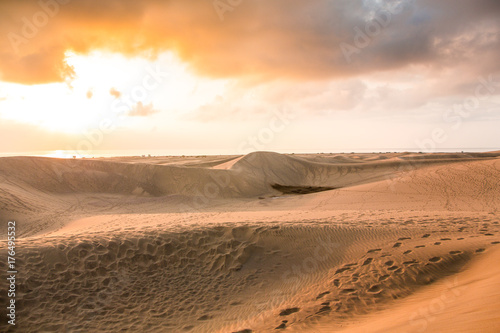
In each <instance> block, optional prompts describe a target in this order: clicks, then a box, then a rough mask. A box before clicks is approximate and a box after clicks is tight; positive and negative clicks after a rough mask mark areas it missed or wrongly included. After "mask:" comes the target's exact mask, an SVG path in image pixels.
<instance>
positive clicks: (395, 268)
mask: <svg viewBox="0 0 500 333" xmlns="http://www.w3.org/2000/svg"><path fill="white" fill-rule="evenodd" d="M398 268H399V267H398V266H391V267H389V268H387V270H388V271H395V270H397V269H398Z"/></svg>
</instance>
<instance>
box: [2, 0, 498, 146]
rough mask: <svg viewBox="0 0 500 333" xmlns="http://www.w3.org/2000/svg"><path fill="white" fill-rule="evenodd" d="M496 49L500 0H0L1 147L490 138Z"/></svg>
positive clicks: (491, 141)
mask: <svg viewBox="0 0 500 333" xmlns="http://www.w3.org/2000/svg"><path fill="white" fill-rule="evenodd" d="M499 55H500V1H498V0H440V1H436V0H406V1H405V0H386V1H382V0H336V1H335V0H309V1H300V0H274V1H269V0H252V1H249V0H193V1H181V0H173V1H167V0H162V1H160V0H144V1H135V0H120V1H119V0H108V1H97V0H38V1H31V0H29V1H17V0H2V1H1V2H0V133H1V138H2V140H1V141H0V153H3V154H6V153H17V152H33V151H48V150H51V151H52V150H66V151H72V152H74V153H75V154H77V155H79V156H91V155H92V154H95V153H96V152H98V151H103V150H134V151H140V150H144V151H146V150H148V151H155V150H169V151H178V152H183V151H184V152H186V154H187V153H189V152H196V153H200V154H202V153H227V154H246V153H249V152H251V151H258V150H271V151H278V152H338V151H346V152H347V151H368V150H374V151H380V150H387V151H397V150H400V151H401V150H418V151H426V152H433V151H440V149H441V150H445V149H456V150H458V151H460V150H467V149H468V148H469V149H472V148H477V149H483V148H484V150H490V149H497V150H498V149H500V135H499V134H498V129H499V128H500V65H499V64H500V62H499ZM71 154H73V153H71Z"/></svg>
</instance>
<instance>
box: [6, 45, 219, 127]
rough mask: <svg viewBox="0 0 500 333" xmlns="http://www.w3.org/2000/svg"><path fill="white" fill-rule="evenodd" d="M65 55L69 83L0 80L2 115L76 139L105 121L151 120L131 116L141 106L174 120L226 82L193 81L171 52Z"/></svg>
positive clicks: (135, 122) (70, 53) (211, 96)
mask: <svg viewBox="0 0 500 333" xmlns="http://www.w3.org/2000/svg"><path fill="white" fill-rule="evenodd" d="M65 56H66V62H67V64H68V65H69V66H71V67H73V69H74V76H73V77H72V78H71V80H69V81H68V82H59V83H50V84H38V85H21V84H14V83H7V82H1V81H0V92H1V93H2V95H0V116H1V117H2V118H5V119H10V120H14V121H18V122H21V123H28V124H32V125H35V126H41V127H43V128H45V129H48V130H51V131H57V132H62V133H69V134H78V133H81V132H84V131H86V130H88V129H92V128H95V127H96V126H98V124H99V122H100V121H101V120H102V119H104V118H107V119H109V118H111V119H112V120H113V121H117V120H120V121H121V123H120V124H121V125H124V126H128V125H130V124H132V125H134V126H139V125H140V123H141V121H139V120H140V118H144V117H134V118H135V119H132V120H135V121H134V122H132V121H131V120H130V119H124V118H127V117H126V116H127V115H132V116H144V115H149V114H147V113H144V114H142V113H141V111H140V110H136V113H135V114H134V113H133V112H132V110H134V108H136V107H137V105H138V103H139V102H140V103H141V104H140V105H141V106H149V105H151V106H150V107H149V109H147V108H144V109H143V110H142V111H143V112H144V110H146V111H147V110H150V112H151V114H153V113H157V112H158V110H162V111H168V114H170V116H172V114H174V113H179V112H185V111H189V110H192V109H195V108H198V107H200V106H201V105H204V104H205V103H208V102H210V101H212V100H214V99H215V98H216V96H217V95H218V94H220V93H222V90H223V89H224V87H225V81H222V80H219V81H217V80H210V79H202V78H199V77H197V76H195V75H194V74H192V73H191V72H190V71H189V69H188V68H187V65H185V64H184V63H182V62H181V61H180V60H179V59H178V58H177V57H176V56H175V55H173V54H172V53H170V52H169V53H164V54H161V55H160V56H159V57H158V58H157V59H155V60H154V61H152V60H150V59H145V58H140V57H136V58H128V57H126V56H124V55H121V54H116V53H104V52H100V51H94V52H91V53H90V54H76V53H74V52H71V51H67V52H66V54H65ZM158 73H160V74H158ZM155 80H156V81H155ZM144 87H146V88H148V89H146V88H144ZM152 88H154V89H152ZM134 94H135V95H134ZM119 98H121V99H123V100H124V102H123V103H122V104H123V105H126V107H127V110H126V111H125V112H121V113H119V112H116V111H117V110H116V107H115V106H116V105H117V104H118V103H117V101H116V100H117V99H119ZM174 111H175V112H174ZM128 112H130V114H129V113H128Z"/></svg>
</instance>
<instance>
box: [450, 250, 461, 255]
mask: <svg viewBox="0 0 500 333" xmlns="http://www.w3.org/2000/svg"><path fill="white" fill-rule="evenodd" d="M462 253H463V252H462V251H450V254H452V255H457V254H462Z"/></svg>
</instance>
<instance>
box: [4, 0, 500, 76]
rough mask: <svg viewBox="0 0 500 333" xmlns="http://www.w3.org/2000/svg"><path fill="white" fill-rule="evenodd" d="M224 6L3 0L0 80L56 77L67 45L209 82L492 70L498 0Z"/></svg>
mask: <svg viewBox="0 0 500 333" xmlns="http://www.w3.org/2000/svg"><path fill="white" fill-rule="evenodd" d="M66 2H67V3H66ZM214 3H226V4H227V6H229V7H224V6H223V7H220V6H219V7H217V6H215V7H214ZM230 3H236V2H225V1H223V0H221V1H219V2H212V1H159V0H147V1H134V0H109V1H104V2H103V1H97V0H88V1H67V0H65V1H63V0H57V1H56V0H41V1H22V2H21V1H17V0H3V1H1V2H0V35H1V37H2V38H1V39H0V80H3V81H10V82H18V83H26V84H35V83H45V82H55V81H62V80H64V79H65V78H68V77H70V76H71V74H72V69H71V68H70V67H69V66H67V65H66V64H65V63H64V57H65V52H66V51H67V50H73V51H74V52H81V53H86V52H89V51H91V50H94V49H102V50H108V51H113V52H120V53H123V54H127V55H131V56H136V55H144V56H147V57H154V56H155V54H157V53H158V52H161V51H164V50H175V51H176V52H177V53H178V54H179V56H180V57H181V58H182V59H183V60H185V61H187V62H189V63H190V64H191V65H192V66H193V68H194V69H195V70H196V71H197V72H199V73H201V74H203V75H207V76H211V77H242V76H255V77H258V78H267V79H269V78H287V79H314V80H317V79H326V78H340V77H353V76H358V75H361V74H366V73H371V72H375V71H387V70H394V69H402V68H405V67H408V66H412V65H423V66H427V67H430V68H433V69H435V70H445V69H447V68H450V67H460V68H463V71H464V73H463V74H464V75H471V76H477V75H478V74H484V73H491V72H494V71H496V70H497V68H498V66H497V57H498V54H499V53H500V37H499V36H500V20H499V17H500V2H499V1H498V0H440V1H435V0H413V1H412V0H409V1H396V0H392V1H391V0H388V1H381V0H365V1H361V0H343V1H339V0H337V1H333V0H330V1H327V0H310V1H299V0H276V1H265V0H255V1H242V2H240V4H239V5H236V6H234V5H230Z"/></svg>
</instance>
